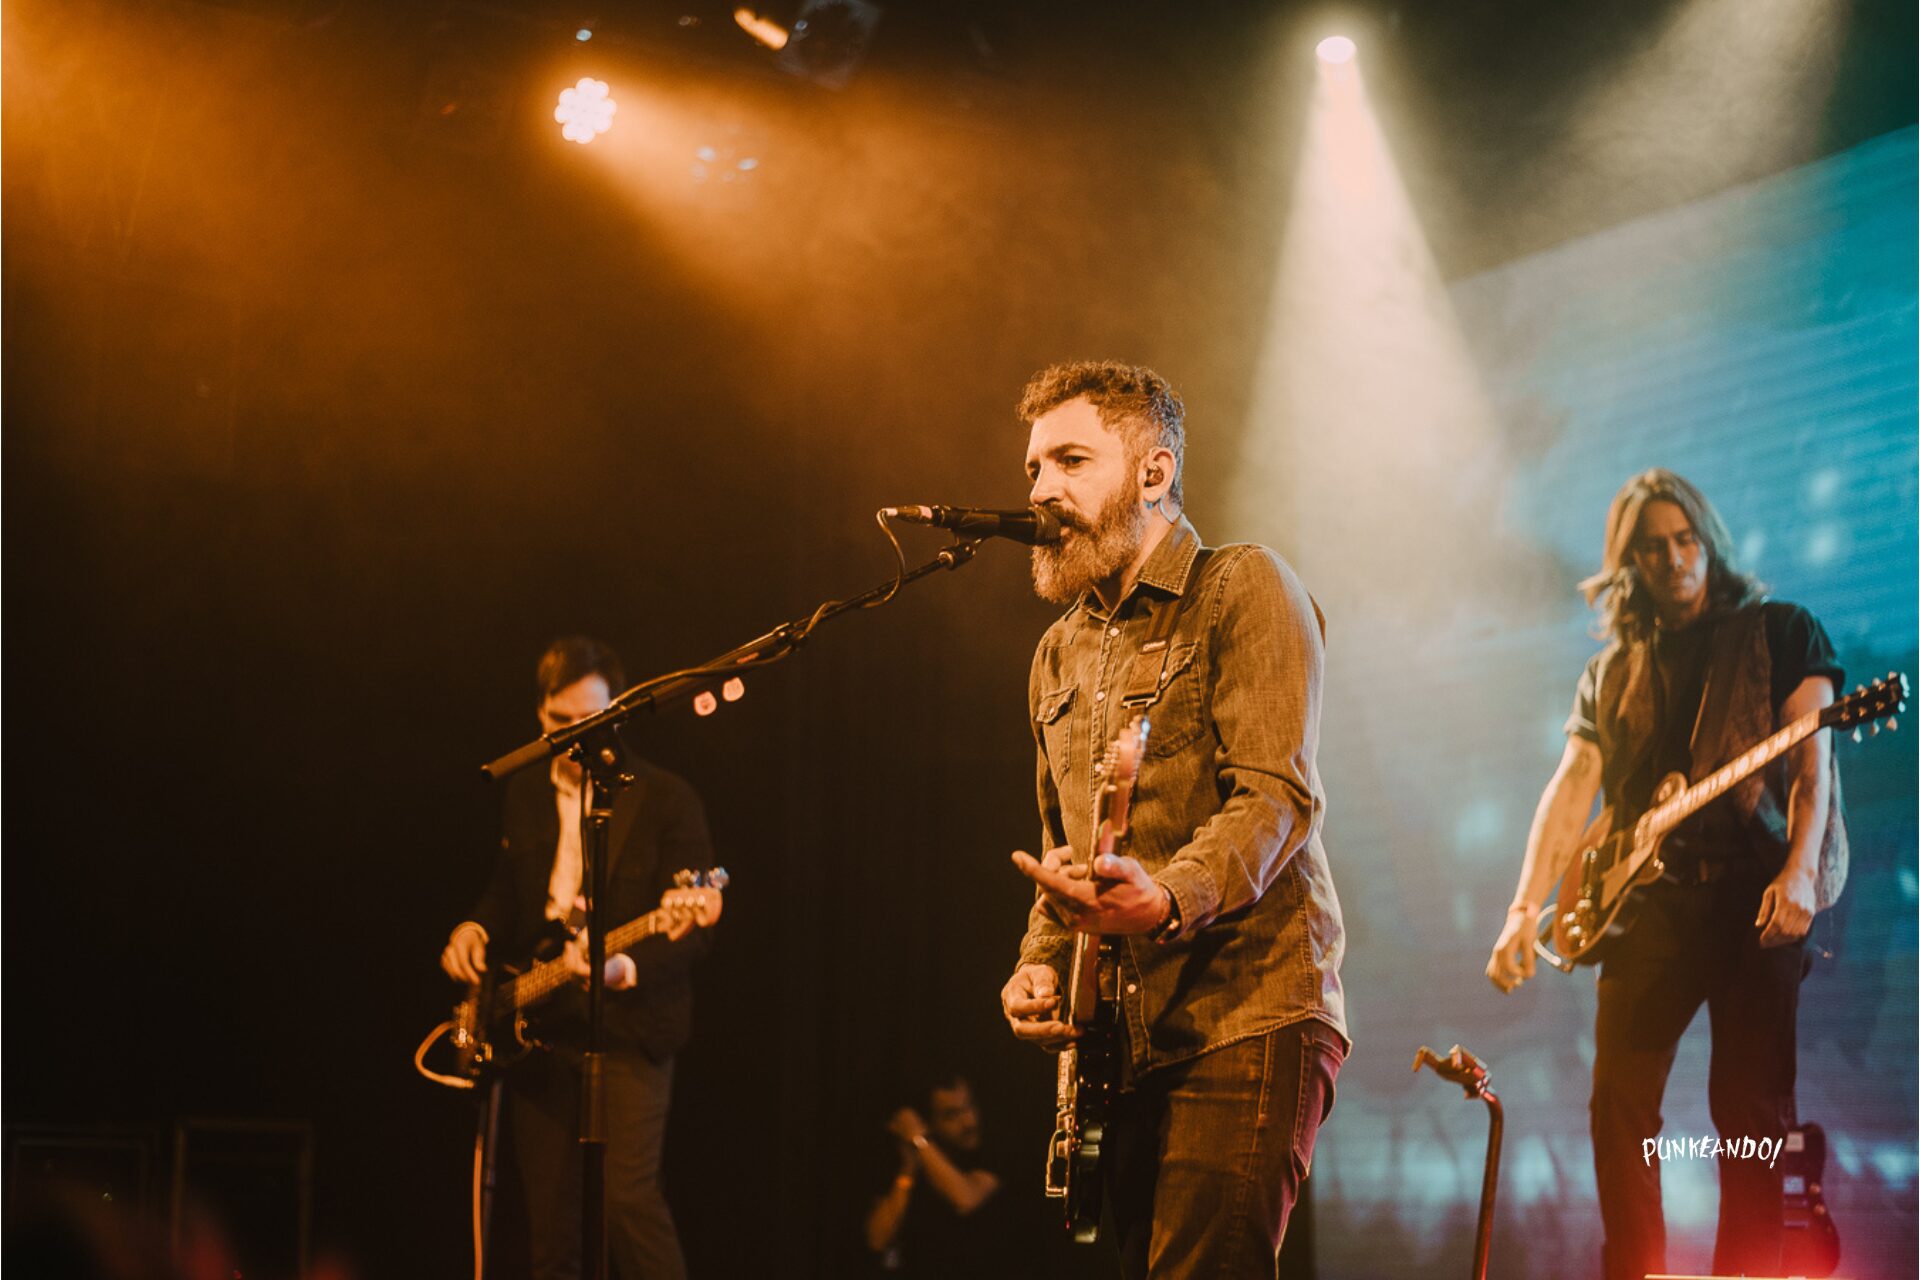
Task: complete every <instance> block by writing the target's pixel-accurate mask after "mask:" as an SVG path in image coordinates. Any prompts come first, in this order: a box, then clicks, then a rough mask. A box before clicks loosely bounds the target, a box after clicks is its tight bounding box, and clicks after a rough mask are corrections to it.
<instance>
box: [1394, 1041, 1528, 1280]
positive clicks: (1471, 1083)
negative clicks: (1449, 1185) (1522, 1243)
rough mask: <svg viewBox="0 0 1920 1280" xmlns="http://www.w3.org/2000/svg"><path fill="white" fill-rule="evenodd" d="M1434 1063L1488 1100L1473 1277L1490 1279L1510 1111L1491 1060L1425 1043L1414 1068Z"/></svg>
mask: <svg viewBox="0 0 1920 1280" xmlns="http://www.w3.org/2000/svg"><path fill="white" fill-rule="evenodd" d="M1421 1067H1431V1068H1432V1069H1433V1072H1434V1074H1435V1075H1437V1076H1439V1077H1440V1078H1441V1079H1443V1080H1451V1081H1453V1082H1454V1083H1455V1084H1457V1085H1459V1086H1460V1087H1461V1088H1462V1089H1463V1090H1465V1091H1466V1096H1467V1099H1468V1101H1471V1100H1473V1099H1474V1098H1478V1099H1480V1101H1482V1102H1484V1103H1486V1104H1487V1164H1486V1170H1485V1172H1484V1173H1483V1174H1482V1176H1481V1180H1480V1218H1479V1221H1478V1222H1477V1223H1476V1224H1475V1226H1474V1233H1473V1280H1487V1255H1488V1254H1489V1253H1490V1252H1491V1251H1492V1248H1493V1197H1494V1193H1495V1192H1496V1191H1498V1190H1499V1187H1500V1138H1501V1135H1502V1133H1503V1132H1504V1131H1505V1129H1506V1120H1507V1118H1506V1112H1505V1110H1504V1109H1503V1108H1502V1107H1501V1105H1500V1095H1499V1094H1497V1093H1495V1092H1494V1091H1493V1088H1492V1082H1491V1076H1492V1073H1491V1072H1490V1071H1488V1069H1487V1064H1486V1063H1484V1062H1482V1061H1480V1059H1478V1058H1476V1057H1474V1056H1473V1055H1472V1054H1471V1053H1469V1052H1467V1051H1466V1050H1465V1049H1463V1048H1461V1047H1460V1046H1459V1045H1455V1046H1453V1048H1452V1049H1451V1050H1449V1051H1448V1052H1447V1054H1446V1056H1445V1057H1442V1056H1441V1055H1440V1054H1437V1053H1435V1052H1434V1051H1433V1050H1431V1049H1429V1048H1428V1047H1427V1046H1426V1045H1421V1046H1420V1050H1419V1052H1418V1053H1416V1054H1414V1055H1413V1069H1414V1070H1415V1071H1418V1070H1419V1069H1420V1068H1421Z"/></svg>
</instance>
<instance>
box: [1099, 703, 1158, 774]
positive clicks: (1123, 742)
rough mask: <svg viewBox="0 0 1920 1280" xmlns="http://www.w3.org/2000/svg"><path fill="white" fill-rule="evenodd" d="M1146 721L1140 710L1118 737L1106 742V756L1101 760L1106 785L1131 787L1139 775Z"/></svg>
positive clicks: (1144, 742) (1145, 740) (1144, 714)
mask: <svg viewBox="0 0 1920 1280" xmlns="http://www.w3.org/2000/svg"><path fill="white" fill-rule="evenodd" d="M1149 728H1151V726H1150V725H1149V724H1148V722H1147V716H1146V713H1145V712H1141V713H1140V714H1139V715H1137V716H1135V717H1134V718H1133V719H1132V720H1130V721H1128V722H1127V727H1126V728H1124V729H1122V730H1121V731H1120V734H1119V736H1118V737H1116V738H1114V740H1113V741H1112V742H1110V743H1108V744H1107V754H1106V757H1105V758H1104V759H1103V760H1102V761H1101V764H1102V765H1103V767H1104V772H1103V773H1102V774H1101V776H1102V777H1104V778H1105V779H1106V780H1107V783H1108V785H1110V786H1117V787H1131V786H1132V785H1133V784H1134V780H1135V779H1137V778H1138V777H1139V776H1140V755H1141V753H1142V752H1144V751H1145V750H1146V749H1147V730H1148V729H1149Z"/></svg>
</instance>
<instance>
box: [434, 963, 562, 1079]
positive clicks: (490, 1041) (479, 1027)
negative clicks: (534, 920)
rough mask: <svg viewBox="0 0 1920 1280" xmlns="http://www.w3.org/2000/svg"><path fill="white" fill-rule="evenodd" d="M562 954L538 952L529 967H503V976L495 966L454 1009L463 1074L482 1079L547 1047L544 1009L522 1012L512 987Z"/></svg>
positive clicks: (457, 1060) (456, 1058)
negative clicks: (539, 1023)
mask: <svg viewBox="0 0 1920 1280" xmlns="http://www.w3.org/2000/svg"><path fill="white" fill-rule="evenodd" d="M542 950H543V951H544V950H545V948H542ZM557 954H558V950H557V949H555V950H554V951H552V952H551V953H550V954H546V955H543V954H542V953H541V952H540V951H536V952H535V953H534V958H533V959H532V960H530V961H529V962H528V963H526V964H524V965H519V966H515V965H507V966H504V967H503V968H501V969H500V971H499V977H498V978H496V977H495V976H494V970H493V969H492V968H491V967H489V968H488V970H487V972H486V974H485V975H484V976H483V977H482V979H481V982H480V985H479V986H477V987H473V988H471V989H470V990H469V993H468V995H467V998H466V999H465V1000H462V1001H461V1002H460V1003H459V1004H458V1005H456V1006H454V1010H453V1032H452V1035H451V1043H452V1045H453V1064H454V1070H455V1072H456V1073H457V1074H459V1075H461V1076H464V1077H466V1078H467V1079H469V1080H473V1081H481V1080H484V1079H486V1078H487V1077H488V1076H489V1075H491V1074H492V1073H494V1072H497V1071H504V1070H506V1069H507V1068H509V1067H511V1066H512V1065H513V1064H514V1063H516V1062H518V1061H520V1059H522V1058H524V1057H526V1056H527V1054H528V1053H530V1052H532V1051H533V1050H534V1049H537V1048H541V1047H542V1044H541V1040H540V1036H539V1034H538V1032H537V1031H536V1030H535V1021H534V1020H535V1019H536V1018H537V1017H538V1015H539V1007H538V1006H532V1007H529V1008H524V1009H523V1008H516V1007H515V1006H514V1003H513V1000H512V998H511V992H512V985H513V981H514V979H516V978H518V977H520V976H521V975H522V974H524V973H526V972H528V971H529V970H531V969H532V968H533V967H534V966H535V965H537V964H539V963H541V962H543V961H545V960H548V959H551V957H552V955H557Z"/></svg>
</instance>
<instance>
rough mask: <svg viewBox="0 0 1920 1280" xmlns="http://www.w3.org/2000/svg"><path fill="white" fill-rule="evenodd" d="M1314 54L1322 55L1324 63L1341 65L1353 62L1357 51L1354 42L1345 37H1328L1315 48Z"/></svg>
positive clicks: (1321, 59)
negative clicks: (1340, 63) (1341, 63)
mask: <svg viewBox="0 0 1920 1280" xmlns="http://www.w3.org/2000/svg"><path fill="white" fill-rule="evenodd" d="M1314 52H1315V53H1317V54H1319V55H1320V61H1322V62H1334V63H1339V62H1352V61H1353V55H1354V52H1355V50H1354V46H1353V41H1351V40H1349V39H1347V38H1346V37H1345V36H1328V37H1327V38H1326V39H1325V40H1322V41H1321V42H1320V43H1319V45H1318V46H1316V47H1315V49H1314Z"/></svg>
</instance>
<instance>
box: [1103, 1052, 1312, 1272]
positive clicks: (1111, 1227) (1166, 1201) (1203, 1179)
mask: <svg viewBox="0 0 1920 1280" xmlns="http://www.w3.org/2000/svg"><path fill="white" fill-rule="evenodd" d="M1345 1058H1346V1046H1345V1044H1344V1043H1343V1042H1342V1041H1341V1039H1340V1036H1339V1035H1338V1034H1337V1033H1336V1032H1335V1031H1334V1030H1333V1028H1331V1027H1329V1026H1328V1025H1327V1024H1326V1023H1324V1022H1320V1021H1318V1020H1317V1019H1308V1020H1306V1021H1304V1022H1296V1023H1294V1024H1293V1025H1292V1026H1287V1027H1281V1028H1280V1029H1279V1030H1277V1031H1271V1032H1268V1033H1267V1034H1266V1035H1262V1036H1255V1037H1254V1038H1252V1039H1250V1040H1242V1041H1240V1042H1239V1043H1237V1044H1231V1045H1228V1046H1226V1047H1225V1048H1223V1049H1215V1050H1214V1051H1213V1052H1211V1053H1205V1054H1202V1055H1200V1056H1199V1057H1197V1058H1192V1059H1189V1060H1188V1061H1186V1062H1181V1063H1176V1064H1174V1065H1173V1066H1170V1067H1164V1068H1162V1069H1160V1070H1158V1071H1154V1072H1151V1073H1149V1074H1148V1075H1147V1076H1146V1077H1145V1078H1144V1079H1142V1080H1141V1081H1140V1082H1139V1085H1138V1086H1137V1087H1136V1088H1134V1089H1132V1090H1129V1091H1127V1092H1125V1093H1121V1094H1119V1095H1118V1096H1117V1097H1116V1098H1115V1099H1114V1106H1113V1112H1112V1121H1111V1124H1110V1126H1109V1130H1110V1131H1109V1134H1108V1144H1109V1155H1108V1157H1107V1160H1106V1162H1105V1167H1106V1169H1107V1171H1108V1177H1109V1180H1108V1183H1107V1195H1106V1198H1105V1199H1106V1205H1107V1213H1108V1217H1109V1221H1108V1222H1107V1223H1106V1224H1105V1226H1104V1227H1103V1232H1104V1233H1106V1234H1108V1237H1109V1238H1110V1239H1113V1240H1116V1241H1118V1242H1119V1246H1120V1270H1121V1272H1122V1273H1123V1274H1124V1275H1125V1276H1126V1277H1127V1278H1128V1280H1139V1278H1140V1277H1147V1276H1151V1277H1153V1280H1173V1278H1174V1277H1184V1276H1194V1277H1200V1276H1206V1277H1228V1278H1231V1280H1240V1278H1241V1277H1255V1276H1259V1277H1262V1278H1263V1280H1272V1278H1273V1276H1274V1274H1275V1270H1276V1266H1275V1262H1274V1258H1275V1256H1276V1254H1277V1253H1278V1252H1279V1249H1280V1238H1281V1236H1282V1235H1283V1234H1284V1233H1285V1231H1286V1227H1287V1215H1288V1213H1290V1212H1291V1211H1292V1209H1293V1203H1294V1201H1295V1200H1296V1199H1297V1198H1298V1196H1299V1193H1300V1180H1301V1179H1302V1178H1304V1177H1306V1175H1307V1167H1308V1165H1309V1163H1310V1162H1311V1161H1312V1159H1313V1140H1314V1135H1315V1134H1317V1133H1318V1132H1319V1129H1320V1123H1321V1121H1323V1120H1325V1119H1326V1118H1327V1113H1328V1112H1330V1111H1332V1110H1333V1081H1334V1077H1335V1076H1336V1075H1338V1074H1339V1071H1340V1064H1341V1062H1342V1061H1344V1060H1345Z"/></svg>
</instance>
